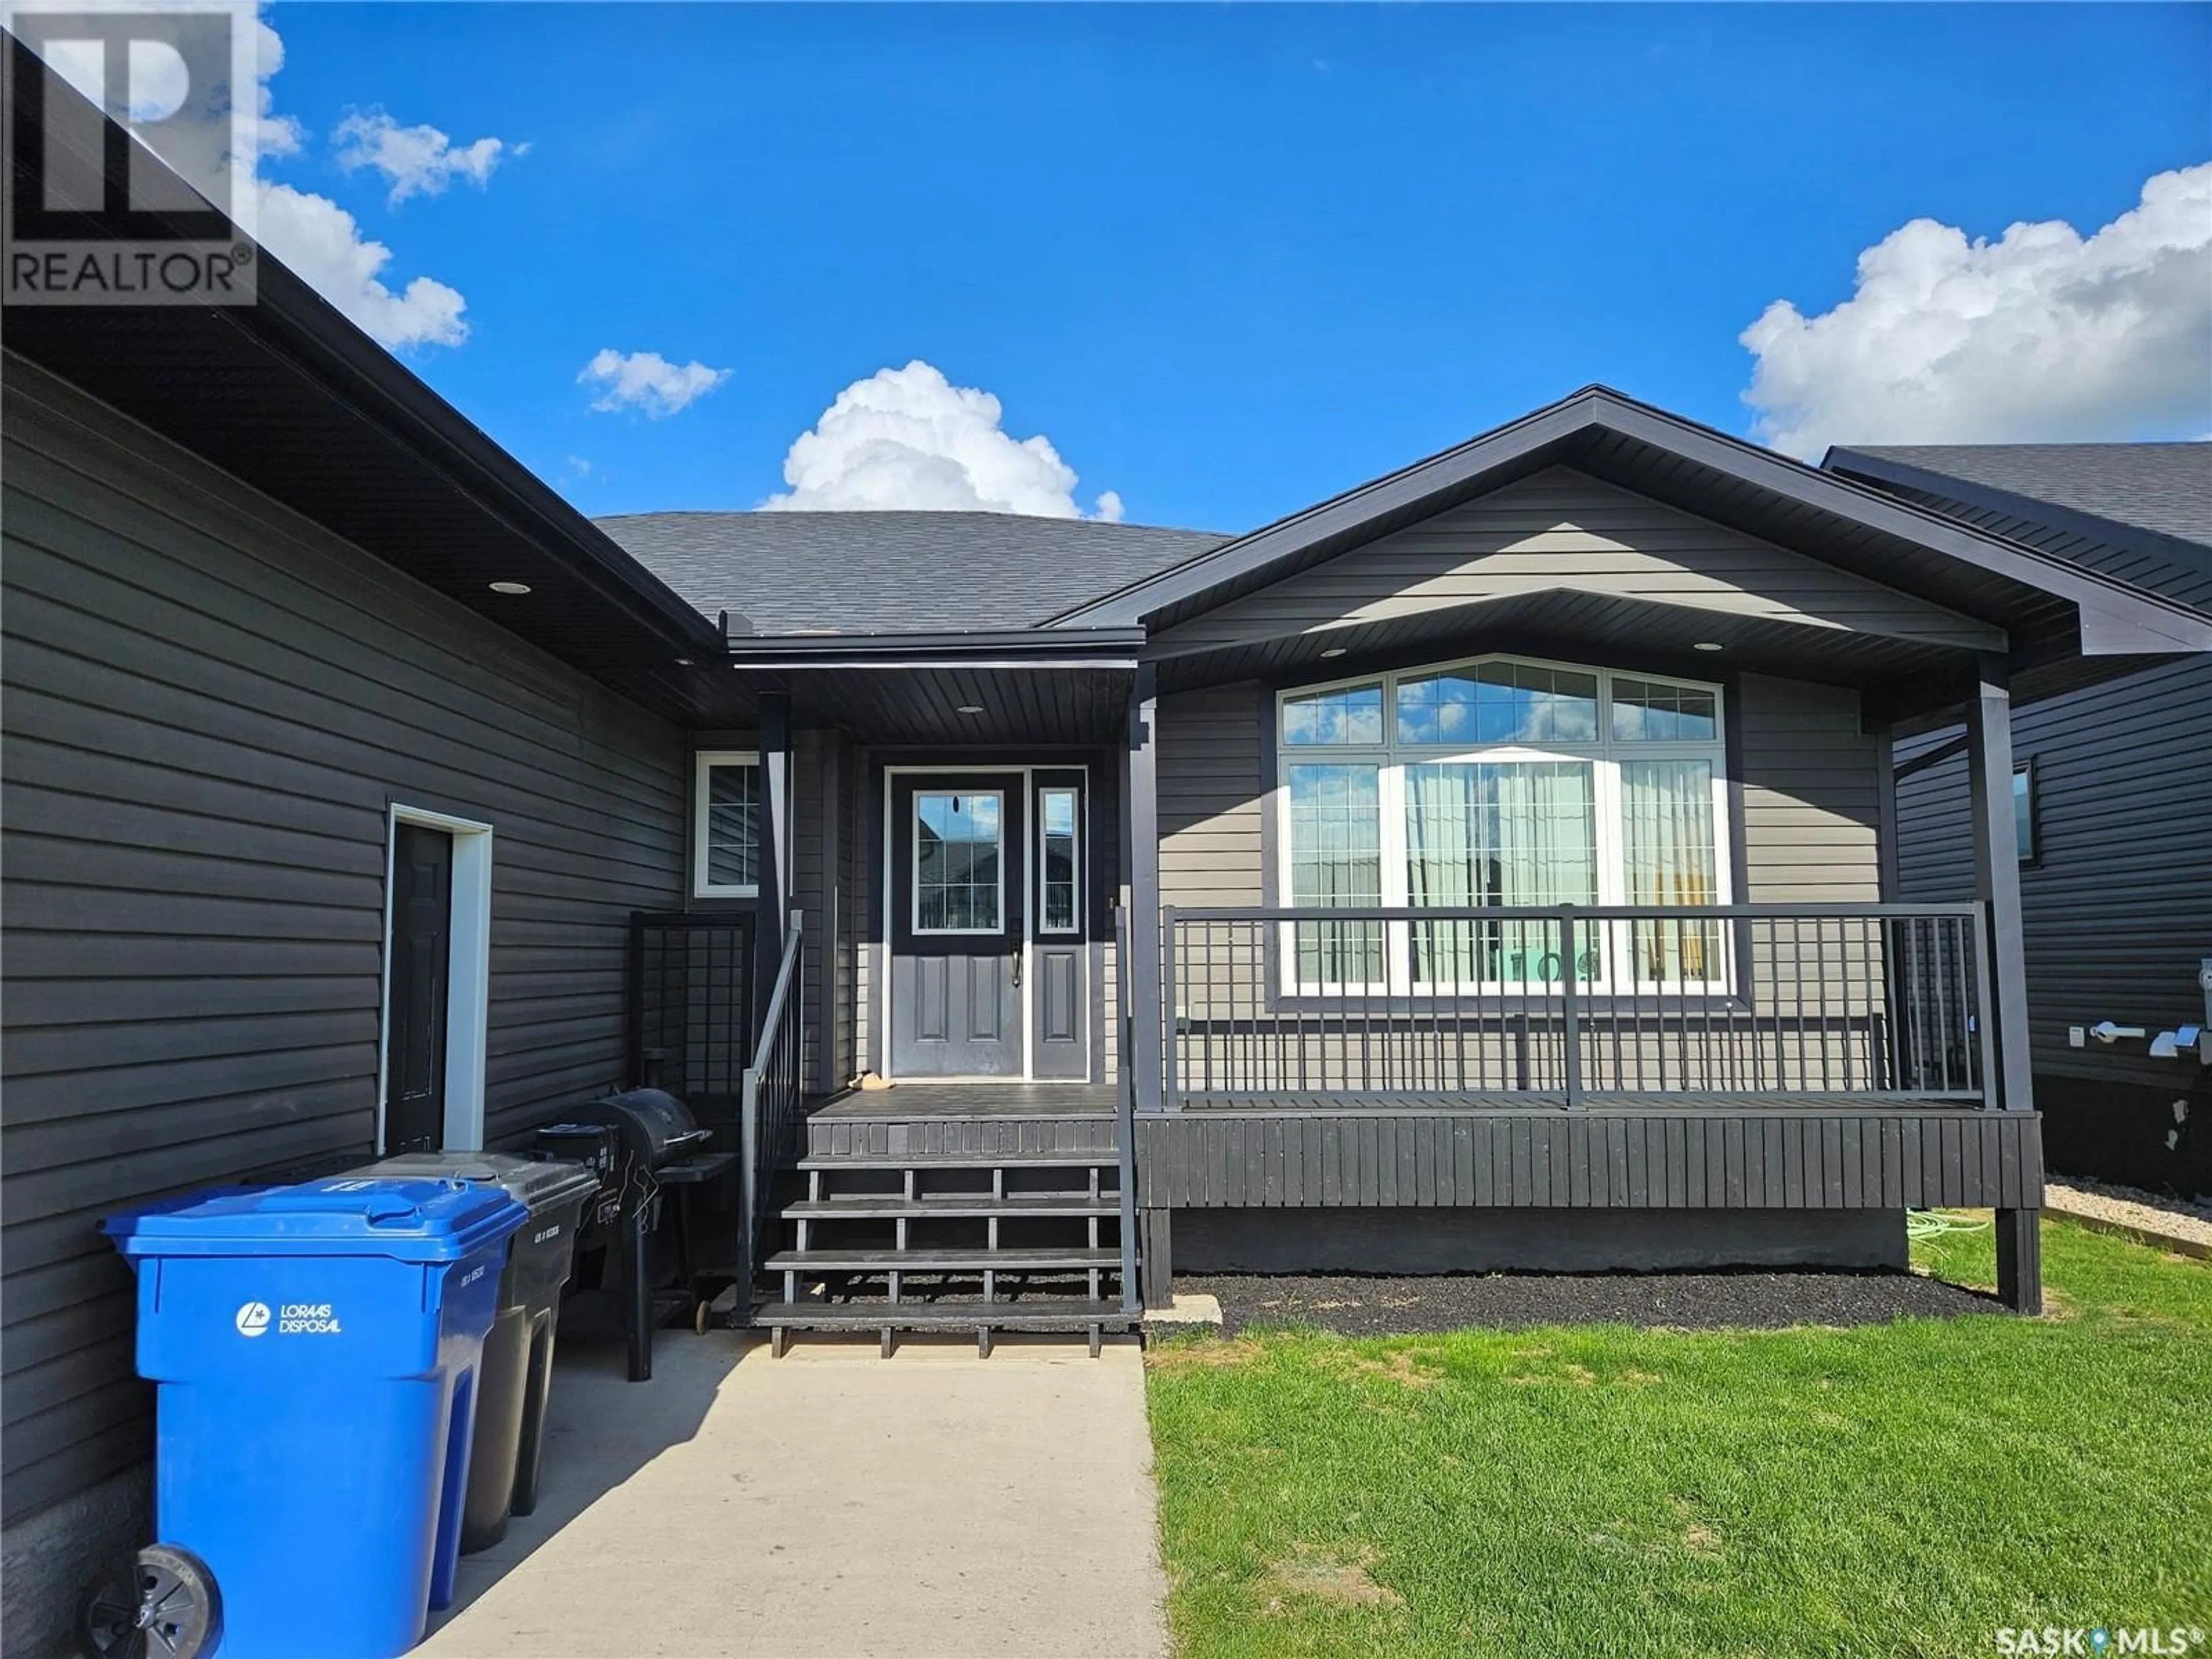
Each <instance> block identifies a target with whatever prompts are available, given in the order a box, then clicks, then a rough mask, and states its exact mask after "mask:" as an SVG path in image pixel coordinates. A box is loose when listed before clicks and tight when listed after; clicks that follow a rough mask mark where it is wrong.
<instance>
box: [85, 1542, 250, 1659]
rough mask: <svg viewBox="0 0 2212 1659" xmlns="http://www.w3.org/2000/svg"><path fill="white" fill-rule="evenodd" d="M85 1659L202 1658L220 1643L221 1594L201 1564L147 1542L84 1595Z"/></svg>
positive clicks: (166, 1546)
mask: <svg viewBox="0 0 2212 1659" xmlns="http://www.w3.org/2000/svg"><path fill="white" fill-rule="evenodd" d="M83 1636H84V1650H85V1652H86V1653H87V1654H88V1656H90V1659H202V1656H204V1655H210V1654H212V1653H213V1652H214V1651H215V1649H216V1644H217V1643H218V1642H220V1641H221V1640H222V1594H221V1592H220V1591H218V1590H217V1589H216V1583H215V1575H214V1574H213V1573H211V1572H210V1571H208V1568H207V1563H205V1562H204V1561H203V1560H201V1559H199V1557H197V1555H194V1554H193V1553H191V1551H190V1550H181V1549H179V1548H177V1547H175V1546H174V1545H173V1544H149V1546H147V1547H145V1548H144V1549H143V1550H140V1551H139V1552H138V1554H137V1559H134V1560H132V1561H131V1562H130V1563H128V1564H126V1565H124V1566H122V1567H121V1568H119V1569H118V1571H115V1572H113V1573H112V1574H110V1575H109V1576H108V1577H105V1578H103V1579H101V1580H100V1583H97V1584H95V1585H94V1587H93V1590H92V1594H91V1595H89V1596H88V1597H86V1599H85V1605H84V1620H83Z"/></svg>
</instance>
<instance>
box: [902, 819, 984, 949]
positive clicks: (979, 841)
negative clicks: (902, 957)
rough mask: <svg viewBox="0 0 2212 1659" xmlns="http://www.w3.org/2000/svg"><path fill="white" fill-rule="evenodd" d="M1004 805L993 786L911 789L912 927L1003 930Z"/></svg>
mask: <svg viewBox="0 0 2212 1659" xmlns="http://www.w3.org/2000/svg"><path fill="white" fill-rule="evenodd" d="M1005 806H1006V801H1005V797H1004V796H1003V795H1001V794H1000V792H999V791H997V790H995V789H991V790H976V791H968V792H961V793H955V792H953V791H951V790H936V789H924V790H920V791H917V792H916V793H915V798H914V931H915V933H1000V932H1002V931H1004V928H1005V926H1006V923H1005V916H1006V866H1005V860H1003V859H1002V858H1001V857H1000V852H1001V849H1002V848H1003V845H1004V842H1005V822H1004V820H1005Z"/></svg>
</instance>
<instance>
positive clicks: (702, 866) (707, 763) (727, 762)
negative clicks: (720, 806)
mask: <svg viewBox="0 0 2212 1659" xmlns="http://www.w3.org/2000/svg"><path fill="white" fill-rule="evenodd" d="M718 766H750V767H751V768H752V769H753V770H754V771H755V772H756V773H763V769H762V766H761V757H760V751H759V750H757V749H702V750H699V751H698V752H697V753H696V755H694V756H693V757H692V766H691V860H692V863H691V896H692V897H694V898H758V897H759V896H760V884H759V883H758V882H753V881H748V882H722V883H719V884H717V883H715V882H714V881H711V880H709V879H708V872H709V871H711V870H712V869H713V868H714V865H713V863H712V861H711V860H710V859H709V857H708V845H707V829H708V823H709V821H710V820H709V817H708V806H709V805H711V803H712V799H713V797H712V795H711V793H710V792H709V790H708V783H709V781H710V780H711V779H712V777H713V775H714V768H716V767H718ZM760 787H762V788H763V789H765V788H766V787H768V779H767V777H766V775H765V774H764V773H763V775H762V777H761V781H760ZM763 856H765V853H764V849H763V848H759V847H755V848H754V849H753V865H754V867H755V868H756V869H757V868H758V867H759V866H760V860H761V859H762V858H763Z"/></svg>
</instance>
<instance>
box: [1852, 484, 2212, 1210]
mask: <svg viewBox="0 0 2212 1659" xmlns="http://www.w3.org/2000/svg"><path fill="white" fill-rule="evenodd" d="M1823 465H1825V466H1826V468H1827V469H1828V470H1829V471H1832V472H1836V473H1838V474H1841V475H1843V476H1844V477H1850V478H1853V479H1855V480H1857V482H1859V483H1865V484H1870V485H1872V486H1873V487H1875V489H1881V490H1885V491H1887V492H1888V493H1889V494H1892V495H1896V496H1898V497H1899V499H1901V500H1905V501H1911V502H1913V503H1915V504H1917V505H1918V506H1922V507H1929V508H1930V509H1932V510H1934V511H1936V512H1939V513H1946V514H1948V515H1949V516H1951V517H1953V518H1955V519H1958V520H1961V521H1962V522H1964V523H1967V524H1971V525H1975V526H1980V527H1982V528H1984V529H1987V530H1991V531H1994V532H1996V533H1997V534H1999V535H2002V536H2004V537H2006V538H2008V539H2010V540H2013V541H2015V542H2020V543H2023V544H2027V545H2028V546H2030V547H2035V548H2040V549H2043V550H2046V551H2049V552H2052V553H2056V554H2057V555H2058V556H2061V557H2063V558H2066V559H2069V560H2072V561H2073V562H2075V563H2078V564H2082V565H2086V566H2088V567H2090V568H2095V569H2099V570H2104V571H2108V572H2110V573H2112V574H2116V575H2118V576H2121V577H2124V578H2125V579H2126V580H2129V581H2130V582H2132V583H2135V584H2136V585H2137V586H2142V587H2145V588H2148V589H2150V590H2151V591H2153V592H2159V593H2162V594H2164V595H2166V597H2167V598H2168V599H2175V600H2179V601H2180V602H2181V603H2183V604H2185V605H2193V606H2194V607H2196V609H2197V610H2198V611H2202V612H2203V613H2205V614H2207V615H2212V444H2209V443H2202V442H2199V443H2158V444H1993V445H1970V446H1937V447H1905V448H1854V449H1836V450H1832V451H1831V452H1830V453H1829V454H1828V457H1827V459H1826V461H1825V462H1823ZM1964 746H1965V743H1964V738H1963V736H1962V734H1961V733H1960V731H1959V730H1958V728H1957V727H1956V726H1944V725H1937V726H1933V727H1931V728H1929V729H1928V730H1924V731H1916V732H1912V733H1911V734H1910V735H1908V736H1904V737H1901V738H1899V742H1898V744H1897V768H1896V770H1897V778H1898V784H1897V813H1898V831H1899V833H1898V839H1897V865H1898V869H1897V890H1896V896H1898V897H1899V898H1900V899H1904V900H1908V901H1917V900H1923V899H1943V898H1953V897H1956V896H1960V895H1961V894H1964V893H1966V892H1969V891H1971V890H1972V882H1973V874H1972V870H1973V862H1972V843H1971V840H1970V838H1969V836H1968V835H1967V827H1966V781H1965V780H1966V760H1965V757H1964V755H1963V753H1962V750H1963V749H1964ZM2012 747H2013V798H2014V804H2015V811H2016V813H2017V817H2016V827H2017V835H2018V840H2017V844H2016V852H2017V856H2018V859H2019V863H2020V884H2021V916H2022V919H2023V927H2024V933H2025V936H2026V957H2027V1013H2028V1042H2029V1048H2030V1054H2031V1058H2032V1062H2033V1066H2034V1073H2035V1104H2036V1108H2037V1109H2038V1110H2039V1111H2040V1112H2041V1113H2042V1114H2043V1117H2044V1140H2045V1152H2046V1153H2047V1155H2048V1156H2049V1158H2050V1160H2051V1165H2052V1167H2053V1168H2055V1169H2057V1170H2063V1171H2065V1172H2066V1173H2068V1174H2069V1175H2082V1176H2102V1177H2104V1178H2106V1179H2108V1180H2113V1181H2121V1182H2132V1183H2134V1184H2136V1185H2138V1186H2143V1187H2149V1188H2154V1189H2165V1190H2171V1191H2174V1192H2179V1193H2183V1194H2204V1193H2212V1063H2208V1062H2212V1044H2206V1043H2204V1042H2203V1041H2202V1039H2201V1038H2200V1039H2199V1040H2198V1041H2196V1042H2191V1041H2190V1040H2189V1032H2190V1030H2191V1028H2192V1027H2193V1028H2196V1029H2197V1030H2200V1031H2202V1030H2212V981H2208V980H2206V979H2205V978H2203V975H2205V974H2206V973H2207V972H2208V970H2212V658H2206V657H2203V656H2193V657H2175V658H2173V659H2170V660H2166V661H2163V662H2160V663H2157V664H2155V665H2151V666H2146V667H2143V668H2141V669H2139V670H2138V671H2136V672H2133V673H2130V674H2126V675H2124V676H2122V677H2121V678H2117V679H2110V680H2106V681H2103V682H2102V683H2100V684H2095V685H2093V686H2088V687H2085V688H2083V689H2081V690H2075V691H2069V692H2066V693H2063V694H2062V695H2060V696H2054V697H2050V698H2047V699H2045V700H2043V701H2041V702H2036V703H2033V704H2030V705H2027V706H2024V707H2021V708H2017V709H2015V711H2014V714H2013V723H2012ZM2100 1028H2102V1030H2101V1032H2100Z"/></svg>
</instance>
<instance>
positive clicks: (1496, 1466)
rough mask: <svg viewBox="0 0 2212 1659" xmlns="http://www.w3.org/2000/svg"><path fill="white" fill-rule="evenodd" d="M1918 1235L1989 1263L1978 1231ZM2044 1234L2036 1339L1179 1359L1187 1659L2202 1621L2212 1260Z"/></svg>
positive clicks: (1174, 1388) (1267, 1351) (1893, 1649)
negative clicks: (2046, 1311) (2045, 1292)
mask: <svg viewBox="0 0 2212 1659" xmlns="http://www.w3.org/2000/svg"><path fill="white" fill-rule="evenodd" d="M2044 1251H2045V1282H2046V1285H2048V1287H2049V1291H2050V1302H2051V1315H2050V1316H2048V1317H2046V1318H2044V1319H2040V1320H2023V1319H2017V1318H2014V1317H2012V1316H2007V1315H2003V1314H1999V1313H1994V1312H1993V1313H1990V1314H1988V1315H1974V1316H1966V1317H1961V1318H1957V1319H1950V1320H1941V1321H1938V1320H1911V1321H1905V1322H1899V1323H1897V1324H1893V1325H1887V1326H1877V1327H1867V1328H1859V1329H1854V1330H1836V1329H1809V1328H1808V1329H1796V1330H1786V1331H1764V1332H1752V1331H1746V1332H1718V1333H1713V1332H1708V1333H1674V1332H1665V1331H1637V1330H1632V1329H1628V1328H1621V1327H1614V1326H1583V1327H1567V1328H1547V1329H1538V1330H1528V1331H1516V1332H1485V1331H1468V1332H1462V1333H1457V1334H1450V1335H1444V1336H1431V1337H1406V1338H1383V1339H1370V1340H1351V1339H1346V1338H1340V1337H1334V1336H1329V1335H1326V1334H1318V1333H1314V1332H1310V1331H1295V1330H1285V1331H1273V1332H1267V1333H1262V1334H1258V1335H1247V1336H1245V1337H1243V1338H1239V1339H1237V1340H1231V1341H1223V1340H1219V1339H1198V1340H1183V1341H1176V1342H1170V1343H1168V1344H1165V1345H1164V1346H1161V1347H1160V1348H1158V1349H1157V1350H1156V1351H1155V1352H1154V1353H1153V1355H1152V1358H1151V1361H1150V1369H1149V1397H1150V1401H1151V1411H1152V1437H1153V1443H1154V1446H1155V1449H1156V1453H1157V1472H1158V1480H1159V1488H1160V1510H1161V1527H1162V1534H1163V1543H1164V1552H1165V1554H1166V1559H1167V1564H1168V1568H1169V1572H1170V1577H1171V1580H1172V1591H1171V1595H1170V1620H1171V1622H1172V1625H1173V1627H1174V1631H1175V1635H1176V1644H1177V1648H1178V1651H1179V1652H1180V1654H1181V1655H1182V1659H1216V1656H1230V1655H1244V1654H1255V1655H1258V1654H1265V1655H1269V1656H1277V1655H1305V1654H1315V1655H1323V1654H1326V1655H1339V1654H1341V1655H1355V1654H1357V1655H1365V1654H1375V1655H1385V1654H1387V1655H1393V1656H1395V1655H1415V1654H1438V1655H1442V1654H1451V1655H1455V1656H1456V1655H1468V1654H1475V1653H1515V1654H1528V1655H1539V1656H1553V1655H1566V1654H1593V1655H1597V1654H1602V1655H1606V1656H1628V1655H1641V1654H1682V1655H1699V1656H1708V1655H1711V1656H1729V1655H1743V1656H1748V1655H1766V1656H1783V1655H1797V1654H1835V1655H1851V1656H1857V1655H1965V1654H1988V1653H1993V1652H1995V1651H1996V1645H1995V1632H1996V1630H1997V1628H1998V1627H2000V1626H2046V1625H2052V1626H2096V1625H2100V1624H2104V1625H2112V1626H2160V1627H2173V1626H2183V1627H2187V1626H2202V1627H2205V1628H2207V1629H2212V1267H2207V1266H2206V1265H2204V1264H2203V1263H2199V1262H2193V1261H2184V1260H2182V1259H2180V1258H2178V1257H2172V1256H2166V1255H2160V1254H2159V1253H2157V1252H2155V1251H2153V1250H2149V1249H2144V1248H2142V1246H2140V1245H2136V1244H2133V1243H2127V1242H2125V1241H2124V1240H2120V1239H2117V1238H2112V1237H2107V1236H2105V1235H2102V1234H2098V1233H2091V1232H2087V1231H2082V1230H2081V1229H2078V1228H2075V1227H2071V1226H2068V1225H2064V1224H2063V1223H2057V1222H2051V1223H2047V1224H2046V1225H2045V1228H2044ZM1917 1254H1918V1255H1919V1259H1920V1261H1921V1263H1922V1265H1923V1267H1926V1268H1927V1269H1928V1270H1929V1271H1931V1272H1933V1273H1936V1274H1937V1275H1939V1276H1940V1277H1942V1278H1945V1279H1953V1280H1954V1281H1957V1282H1959V1283H1962V1284H1967V1285H1989V1284H1991V1283H1993V1281H1994V1280H1995V1278H1996V1268H1995V1262H1994V1259H1993V1256H1992V1253H1991V1245H1990V1236H1989V1234H1988V1233H1987V1232H1986V1231H1984V1232H1981V1233H1978V1234H1965V1235H1954V1236H1952V1237H1948V1238H1944V1239H1942V1240H1939V1241H1937V1242H1936V1243H1934V1244H1931V1245H1929V1246H1926V1247H1917ZM2200 1651H2205V1652H2212V1649H2202V1650H2200Z"/></svg>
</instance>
